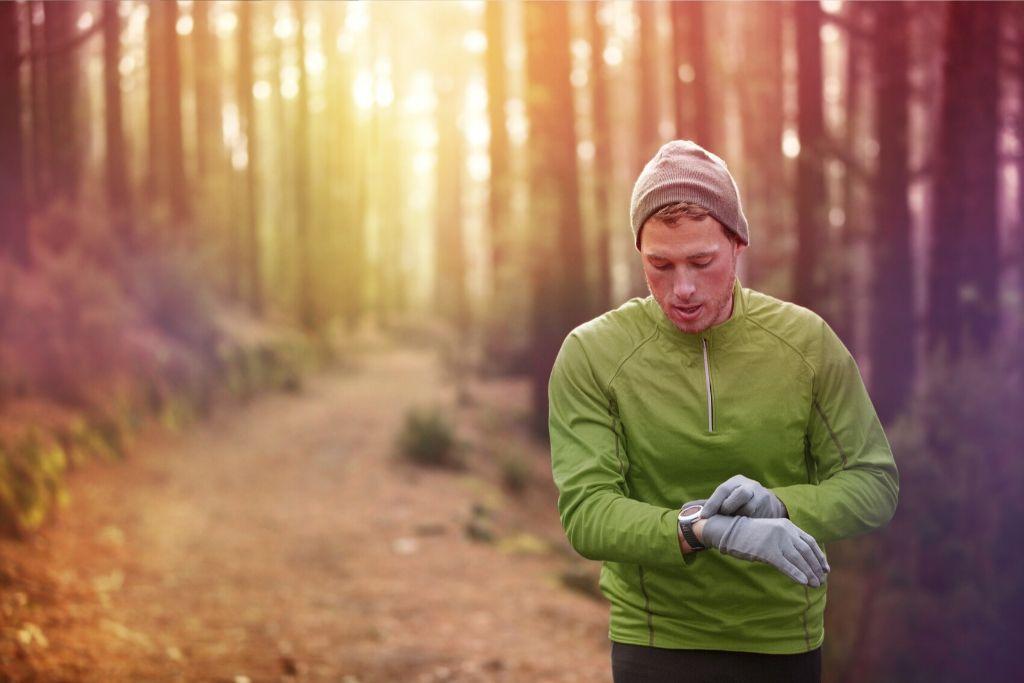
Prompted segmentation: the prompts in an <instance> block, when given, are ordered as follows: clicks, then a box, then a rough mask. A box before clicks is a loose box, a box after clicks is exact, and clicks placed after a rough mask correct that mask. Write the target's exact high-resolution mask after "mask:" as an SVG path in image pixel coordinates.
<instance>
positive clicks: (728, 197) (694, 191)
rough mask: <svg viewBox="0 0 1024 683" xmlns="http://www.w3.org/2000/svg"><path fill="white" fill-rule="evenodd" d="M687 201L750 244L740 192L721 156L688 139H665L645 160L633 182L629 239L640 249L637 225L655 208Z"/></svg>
mask: <svg viewBox="0 0 1024 683" xmlns="http://www.w3.org/2000/svg"><path fill="white" fill-rule="evenodd" d="M677 202H691V203H693V204H697V205H698V206H700V207H702V208H704V209H707V211H708V213H710V214H711V215H712V216H714V217H715V219H717V220H718V222H719V223H721V224H722V225H724V226H725V227H726V228H728V229H729V230H731V231H732V232H734V233H735V234H736V235H737V237H739V239H740V241H741V242H743V243H744V244H750V236H749V234H748V232H747V218H746V216H744V215H743V205H742V204H741V203H740V192H739V189H737V187H736V181H735V180H733V177H732V174H731V173H729V168H728V167H727V166H726V165H725V162H724V161H722V159H721V158H719V157H718V156H716V155H714V154H712V153H711V152H709V151H707V150H706V149H704V148H703V147H701V146H700V145H698V144H697V143H696V142H693V141H692V140H672V141H671V142H666V143H665V144H664V145H662V146H661V149H659V150H658V153H657V154H655V155H654V158H653V159H651V160H650V161H648V162H647V165H646V166H644V170H643V171H641V173H640V177H639V178H637V180H636V185H634V186H633V197H632V198H631V199H630V202H629V217H630V222H631V223H632V226H633V242H634V244H636V248H637V251H639V250H640V229H641V228H642V227H643V225H644V223H645V222H646V221H647V219H648V218H650V217H651V216H652V215H653V214H654V213H656V212H657V211H658V210H659V209H661V208H663V207H665V206H668V205H669V204H675V203H677Z"/></svg>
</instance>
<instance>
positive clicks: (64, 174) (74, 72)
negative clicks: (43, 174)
mask: <svg viewBox="0 0 1024 683" xmlns="http://www.w3.org/2000/svg"><path fill="white" fill-rule="evenodd" d="M45 7H46V21H45V23H44V24H43V27H44V30H45V31H46V42H47V45H49V46H55V45H62V44H64V43H66V42H67V41H69V40H71V39H72V38H73V37H74V35H75V32H76V26H75V24H76V22H77V19H78V10H79V4H78V2H48V3H46V5H45ZM78 76H79V74H78V53H77V51H75V50H60V51H57V52H54V53H53V54H50V55H48V56H47V57H46V88H47V93H46V95H47V97H46V99H47V104H48V106H49V108H50V112H49V122H50V177H51V180H52V181H53V185H52V188H51V190H52V197H53V198H60V197H62V198H64V199H68V200H74V199H75V198H76V197H77V195H78V180H79V174H80V163H81V161H80V158H79V153H78V152H79V149H78V148H79V140H78V127H77V125H76V124H77V120H76V113H77V112H78V109H77V100H78V84H79V81H80V79H79V77H78Z"/></svg>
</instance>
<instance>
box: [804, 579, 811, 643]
mask: <svg viewBox="0 0 1024 683" xmlns="http://www.w3.org/2000/svg"><path fill="white" fill-rule="evenodd" d="M804 605H805V606H804V611H803V614H802V616H803V619H804V642H806V643H807V651H808V652H810V650H811V633H810V631H808V630H807V613H808V612H810V611H811V590H810V589H809V588H808V587H807V586H804Z"/></svg>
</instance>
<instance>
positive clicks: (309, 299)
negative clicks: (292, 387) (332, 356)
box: [292, 0, 317, 330]
mask: <svg viewBox="0 0 1024 683" xmlns="http://www.w3.org/2000/svg"><path fill="white" fill-rule="evenodd" d="M292 6H293V7H294V9H295V21H296V25H297V26H298V29H297V34H296V46H297V49H298V54H299V58H298V65H297V66H298V70H299V82H298V85H299V90H298V94H297V95H296V97H295V107H296V117H295V147H296V153H295V240H296V247H297V251H298V254H297V256H298V260H297V263H296V268H297V271H298V278H299V282H298V302H297V303H298V312H299V321H300V322H301V324H302V326H303V327H304V328H306V329H307V330H311V329H313V328H314V327H315V326H316V324H317V315H316V311H315V310H314V305H313V275H312V273H311V272H310V265H311V259H310V249H311V246H312V245H311V244H310V240H311V235H310V229H309V226H310V220H309V208H310V197H309V163H310V161H309V82H308V78H307V74H306V8H305V3H304V2H302V0H295V1H294V2H293V3H292Z"/></svg>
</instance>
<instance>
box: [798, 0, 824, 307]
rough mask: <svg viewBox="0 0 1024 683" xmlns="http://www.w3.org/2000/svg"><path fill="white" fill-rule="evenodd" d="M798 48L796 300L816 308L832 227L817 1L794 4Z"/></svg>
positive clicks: (819, 22) (819, 298)
mask: <svg viewBox="0 0 1024 683" xmlns="http://www.w3.org/2000/svg"><path fill="white" fill-rule="evenodd" d="M793 11H794V17H795V20H796V52H797V72H798V76H797V106H798V112H797V135H798V136H799V139H800V154H799V156H798V157H797V186H796V198H797V254H796V262H795V268H796V271H795V273H794V276H795V277H794V283H795V286H794V292H793V300H794V301H795V302H796V303H798V304H800V305H802V306H807V307H808V308H812V309H818V308H819V304H820V302H821V301H822V299H823V297H822V293H823V290H824V287H825V282H824V278H823V277H822V275H823V274H824V271H823V269H822V268H821V267H820V265H821V264H820V261H821V255H822V244H823V242H824V236H823V233H824V231H825V229H826V227H827V226H828V222H827V204H826V193H825V189H826V188H825V165H824V158H823V154H824V151H825V149H826V145H825V141H826V137H825V135H826V133H825V118H824V113H823V97H822V71H821V9H820V6H819V4H818V3H817V2H796V3H795V4H794V5H793Z"/></svg>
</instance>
